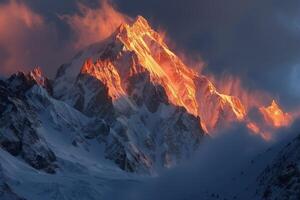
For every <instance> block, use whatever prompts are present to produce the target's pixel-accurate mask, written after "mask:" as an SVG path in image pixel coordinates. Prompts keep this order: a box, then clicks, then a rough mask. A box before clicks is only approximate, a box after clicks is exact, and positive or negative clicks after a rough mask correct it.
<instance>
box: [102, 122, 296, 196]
mask: <svg viewBox="0 0 300 200" xmlns="http://www.w3.org/2000/svg"><path fill="white" fill-rule="evenodd" d="M299 122H300V120H299V119H298V120H296V121H295V123H294V124H293V125H292V126H291V127H288V128H283V129H280V130H278V131H277V132H275V133H273V137H272V140H271V141H265V140H263V139H262V138H261V137H260V136H259V135H254V134H252V133H250V132H249V131H248V129H247V128H246V127H245V125H244V124H236V125H234V126H233V127H232V128H230V129H228V130H226V131H223V132H219V133H218V134H217V135H215V136H213V137H211V138H207V139H206V140H205V141H203V143H202V145H201V147H200V149H199V150H198V151H197V153H196V154H195V156H194V157H193V158H191V159H190V160H186V161H184V162H183V163H181V164H179V165H178V166H176V167H174V168H172V169H167V170H164V171H160V172H159V173H158V175H157V176H156V177H154V178H153V177H152V178H149V177H144V178H143V179H141V181H138V182H133V183H132V184H131V185H127V186H122V187H121V188H119V189H120V190H121V192H119V193H118V194H111V193H109V194H108V195H107V196H108V197H110V198H112V199H117V200H118V199H128V200H139V199H145V200H155V199H164V200H168V199H170V200H171V199H172V200H177V199H178V200H182V199H189V200H194V199H195V200H199V199H207V198H209V199H211V198H213V199H214V198H216V199H219V198H220V199H253V197H254V196H253V195H255V191H256V189H257V187H256V186H257V183H256V179H257V177H258V176H259V174H260V173H261V172H262V171H263V170H264V168H265V167H266V166H267V165H268V164H269V163H271V162H272V160H273V159H274V157H275V156H276V155H277V153H278V152H279V151H280V150H281V149H282V147H283V146H284V145H285V144H286V143H287V142H289V141H291V140H292V139H293V138H295V137H296V136H297V134H298V133H299V131H298V130H300V125H299ZM124 197H126V198H124Z"/></svg>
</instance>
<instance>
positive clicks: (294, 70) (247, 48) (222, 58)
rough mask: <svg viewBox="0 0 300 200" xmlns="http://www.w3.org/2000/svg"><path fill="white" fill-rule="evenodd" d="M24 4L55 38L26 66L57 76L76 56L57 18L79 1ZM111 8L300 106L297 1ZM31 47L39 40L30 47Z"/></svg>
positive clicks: (89, 1)
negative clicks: (147, 23)
mask: <svg viewBox="0 0 300 200" xmlns="http://www.w3.org/2000/svg"><path fill="white" fill-rule="evenodd" d="M0 2H1V3H5V2H8V1H6V0H0ZM22 2H24V3H25V4H26V5H27V6H28V7H29V8H30V9H32V11H34V12H35V13H37V14H39V15H41V16H43V18H44V19H45V21H46V22H47V26H51V27H52V26H53V27H55V29H56V31H55V34H52V33H49V30H48V31H47V32H46V33H44V35H45V37H41V38H40V39H39V40H37V42H39V43H42V44H43V42H45V41H47V42H45V43H47V45H42V46H41V47H40V49H41V48H43V47H44V48H48V50H47V49H43V50H41V51H35V52H36V53H35V54H34V56H33V58H31V59H28V62H27V63H26V64H27V65H35V64H39V65H41V66H42V67H43V68H44V69H45V71H46V72H47V73H48V74H50V75H53V74H54V71H55V70H56V68H57V67H58V66H59V64H61V63H63V62H67V61H68V59H69V58H70V56H71V55H72V54H74V53H75V52H73V51H72V49H70V48H67V47H66V46H67V45H68V44H69V40H70V38H71V37H72V31H71V29H70V28H69V27H68V25H67V24H66V23H65V22H64V21H62V20H61V19H59V17H58V16H59V15H62V14H74V13H77V12H78V9H77V5H76V1H70V0H43V1H41V0H24V1H22ZM79 2H81V3H84V4H86V5H88V6H90V7H91V8H96V7H98V6H99V2H98V1H97V0H82V1H79ZM113 4H114V6H115V7H116V8H117V9H118V10H119V11H120V12H122V13H125V14H126V15H128V16H131V17H135V16H136V15H138V14H139V15H143V16H145V17H146V18H147V19H148V20H149V21H150V22H151V23H152V25H153V26H154V27H156V28H161V29H163V30H165V31H166V32H167V34H168V37H169V38H171V40H172V43H174V44H176V45H173V48H175V49H174V50H175V51H180V52H182V51H184V52H185V53H186V54H187V55H188V56H190V57H198V56H199V55H200V56H201V57H202V58H203V60H204V61H205V62H206V63H207V67H206V71H207V72H209V73H213V74H215V75H217V76H218V75H223V74H224V73H225V74H226V73H227V74H232V75H237V76H239V77H241V78H242V80H243V83H244V84H245V85H247V87H250V88H255V89H257V88H259V89H263V90H267V91H268V92H270V93H272V94H273V95H274V96H276V97H277V98H278V99H279V100H280V102H281V103H283V104H284V105H285V106H289V105H298V104H299V102H300V101H299V100H300V98H299V97H300V89H299V86H298V85H300V84H299V83H300V69H299V68H300V64H299V63H300V34H299V33H300V29H299V28H300V14H299V13H300V12H299V11H300V1H299V0H288V1H282V0H264V1H261V0H226V1H223V0H164V1H161V0H150V1H149V0H113ZM50 29H51V28H50ZM48 35H49V36H48ZM53 35H55V37H54V36H53ZM46 36H47V37H46ZM49 40H50V41H51V45H48V42H49ZM33 46H36V44H35V41H32V44H31V45H29V46H28V48H31V47H32V48H34V47H33ZM39 52H40V55H39ZM51 52H54V53H51ZM5 58H6V54H5V46H3V45H2V46H1V43H0V64H1V62H4V61H5ZM34 58H36V62H35V61H34ZM46 58H47V59H46Z"/></svg>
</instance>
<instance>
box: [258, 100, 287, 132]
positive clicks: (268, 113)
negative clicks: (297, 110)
mask: <svg viewBox="0 0 300 200" xmlns="http://www.w3.org/2000/svg"><path fill="white" fill-rule="evenodd" d="M259 110H260V112H261V113H262V114H263V117H264V118H265V120H266V121H267V122H268V123H269V124H270V125H273V126H274V127H282V126H288V125H289V124H290V123H291V121H292V117H291V116H290V114H288V113H285V112H283V111H282V109H281V108H280V107H279V105H278V104H277V103H276V101H275V100H273V101H272V103H271V105H270V106H268V107H261V108H260V109H259Z"/></svg>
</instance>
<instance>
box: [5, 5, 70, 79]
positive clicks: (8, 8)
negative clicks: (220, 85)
mask: <svg viewBox="0 0 300 200" xmlns="http://www.w3.org/2000/svg"><path fill="white" fill-rule="evenodd" d="M0 32H1V34H0V73H1V75H2V76H8V75H10V74H12V73H15V72H16V71H28V70H30V69H31V68H33V67H34V66H36V65H40V66H41V67H42V68H43V69H44V70H45V71H46V72H47V74H48V75H49V74H50V75H51V74H53V71H54V69H55V70H56V69H57V67H58V66H59V65H60V64H61V62H62V60H63V59H65V58H67V57H68V56H67V55H68V54H69V51H68V49H67V48H66V47H64V42H62V41H60V40H59V38H58V37H59V36H58V31H57V27H56V26H55V24H54V23H51V22H48V21H46V20H45V18H44V16H42V15H40V14H38V13H36V12H35V11H33V10H32V9H31V8H29V7H28V6H27V5H26V4H24V3H22V2H21V1H16V0H10V1H7V2H4V3H1V4H0ZM70 52H71V53H72V51H70Z"/></svg>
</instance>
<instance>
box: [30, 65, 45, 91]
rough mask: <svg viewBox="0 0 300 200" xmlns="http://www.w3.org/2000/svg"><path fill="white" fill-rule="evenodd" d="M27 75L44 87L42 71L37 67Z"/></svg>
mask: <svg viewBox="0 0 300 200" xmlns="http://www.w3.org/2000/svg"><path fill="white" fill-rule="evenodd" d="M29 75H30V76H31V77H32V78H33V79H34V80H35V81H36V82H37V83H38V84H39V85H42V86H45V77H44V75H43V71H42V69H41V68H40V67H39V66H37V67H35V68H34V69H33V70H32V71H30V73H29Z"/></svg>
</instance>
